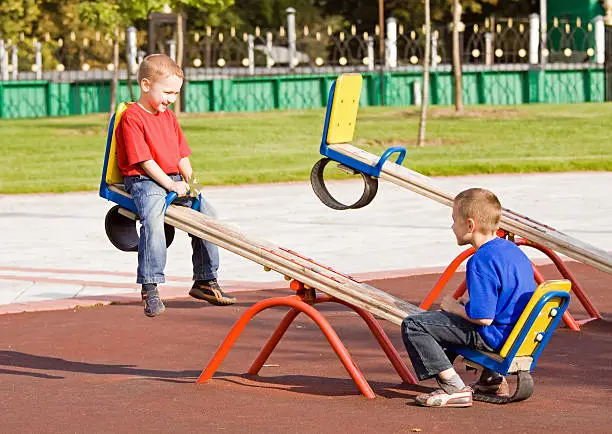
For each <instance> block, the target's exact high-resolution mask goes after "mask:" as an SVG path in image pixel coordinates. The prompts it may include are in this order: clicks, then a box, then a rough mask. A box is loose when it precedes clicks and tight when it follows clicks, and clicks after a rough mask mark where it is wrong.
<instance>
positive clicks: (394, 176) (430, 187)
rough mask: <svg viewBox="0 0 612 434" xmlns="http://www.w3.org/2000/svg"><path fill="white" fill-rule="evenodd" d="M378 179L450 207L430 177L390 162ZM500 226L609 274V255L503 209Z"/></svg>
mask: <svg viewBox="0 0 612 434" xmlns="http://www.w3.org/2000/svg"><path fill="white" fill-rule="evenodd" d="M329 148H330V149H333V150H334V151H336V152H339V153H341V154H343V155H346V156H348V157H351V158H354V159H355V160H358V161H361V162H363V163H366V164H369V165H371V166H375V165H376V163H377V162H378V160H379V158H380V157H378V156H376V155H373V154H370V153H369V152H366V151H364V150H362V149H359V148H357V147H355V146H353V145H350V144H335V145H329ZM380 179H384V180H386V181H389V182H392V183H394V184H396V185H399V186H401V187H404V188H406V189H408V190H411V191H413V192H415V193H418V194H420V195H422V196H425V197H427V198H429V199H432V200H435V201H436V202H439V203H441V204H443V205H446V206H450V207H452V206H453V198H454V195H452V194H450V193H448V192H446V191H443V190H441V189H440V188H438V187H437V186H436V185H435V183H434V181H433V180H432V179H431V178H429V177H427V176H424V175H422V174H420V173H418V172H415V171H414V170H410V169H408V168H407V167H404V166H400V165H398V164H395V163H394V162H392V161H386V162H385V164H384V165H383V166H382V170H381V172H380ZM500 223H501V228H502V229H504V230H506V231H509V232H512V233H513V234H515V235H518V236H521V237H523V238H525V239H527V240H529V241H532V242H535V243H539V244H542V245H544V246H546V247H549V248H551V249H552V250H555V251H557V252H560V253H563V254H564V255H566V256H568V257H570V258H573V259H576V260H577V261H580V262H583V263H585V264H588V265H591V266H593V267H595V268H598V269H600V270H602V271H605V272H607V273H612V255H611V254H609V253H608V252H606V251H604V250H601V249H599V248H597V247H595V246H592V245H591V244H588V243H585V242H583V241H580V240H578V239H576V238H574V237H571V236H569V235H567V234H564V233H563V232H560V231H558V230H556V229H554V228H552V227H550V226H547V225H545V224H543V223H540V222H537V221H535V220H532V219H530V218H529V217H526V216H524V215H521V214H518V213H516V212H514V211H512V210H509V209H507V208H503V209H502V218H501V222H500Z"/></svg>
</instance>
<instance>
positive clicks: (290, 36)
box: [285, 8, 296, 69]
mask: <svg viewBox="0 0 612 434" xmlns="http://www.w3.org/2000/svg"><path fill="white" fill-rule="evenodd" d="M285 12H287V41H288V42H289V68H290V69H294V68H295V51H296V50H295V9H293V8H287V9H286V10H285Z"/></svg>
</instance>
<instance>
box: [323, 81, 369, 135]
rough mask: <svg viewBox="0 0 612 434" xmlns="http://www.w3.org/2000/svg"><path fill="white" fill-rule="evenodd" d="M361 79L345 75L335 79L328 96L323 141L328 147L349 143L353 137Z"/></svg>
mask: <svg viewBox="0 0 612 434" xmlns="http://www.w3.org/2000/svg"><path fill="white" fill-rule="evenodd" d="M362 85H363V78H362V77H361V74H345V75H341V76H340V77H338V78H337V79H336V82H335V84H334V86H333V88H332V91H331V93H332V94H330V100H331V104H328V113H327V116H326V118H327V119H326V125H325V129H326V132H325V134H324V138H323V141H324V142H325V143H326V144H328V145H335V144H341V143H350V142H352V141H353V137H354V136H355V125H356V124H357V111H358V110H359V98H360V96H361V87H362Z"/></svg>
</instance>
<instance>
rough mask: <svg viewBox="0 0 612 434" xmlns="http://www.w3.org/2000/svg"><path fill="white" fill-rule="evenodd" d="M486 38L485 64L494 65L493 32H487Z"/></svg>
mask: <svg viewBox="0 0 612 434" xmlns="http://www.w3.org/2000/svg"><path fill="white" fill-rule="evenodd" d="M484 38H485V53H484V54H485V65H493V34H492V33H491V32H487V33H485V35H484Z"/></svg>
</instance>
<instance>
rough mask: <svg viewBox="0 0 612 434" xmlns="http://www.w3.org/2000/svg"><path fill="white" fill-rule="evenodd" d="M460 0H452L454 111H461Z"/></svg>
mask: <svg viewBox="0 0 612 434" xmlns="http://www.w3.org/2000/svg"><path fill="white" fill-rule="evenodd" d="M462 9H463V8H462V7H461V1H460V0H454V4H453V73H454V74H453V77H454V80H455V111H456V112H457V113H462V112H463V77H462V75H463V73H462V69H461V47H460V46H459V32H460V31H462V30H463V29H461V28H460V27H461V26H463V24H462V23H461V12H462Z"/></svg>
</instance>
